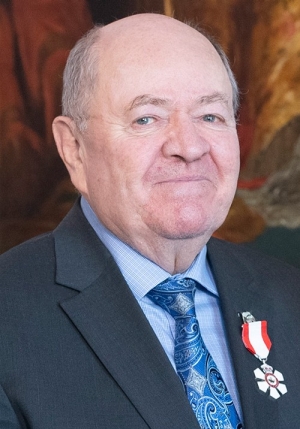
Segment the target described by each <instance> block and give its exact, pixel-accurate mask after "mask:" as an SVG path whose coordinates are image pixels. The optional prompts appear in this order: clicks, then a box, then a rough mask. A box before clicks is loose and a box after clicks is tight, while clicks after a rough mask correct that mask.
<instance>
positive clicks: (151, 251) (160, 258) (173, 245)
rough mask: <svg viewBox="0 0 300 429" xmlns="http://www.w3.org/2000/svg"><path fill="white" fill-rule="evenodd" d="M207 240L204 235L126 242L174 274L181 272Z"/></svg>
mask: <svg viewBox="0 0 300 429" xmlns="http://www.w3.org/2000/svg"><path fill="white" fill-rule="evenodd" d="M207 241H208V240H207V239H204V237H200V238H199V237H197V239H195V238H193V239H184V240H183V239H182V240H166V239H161V240H156V241H155V243H153V242H151V241H147V242H145V241H143V242H139V241H137V242H134V243H128V244H129V245H130V246H131V247H133V248H134V249H135V250H137V251H138V252H139V253H141V254H142V255H143V256H145V257H146V258H148V259H150V260H151V261H153V262H154V263H155V264H157V265H159V266H160V267H161V268H163V269H164V270H165V271H167V272H168V273H170V274H172V275H174V274H178V273H183V272H184V271H186V270H187V269H188V268H189V267H190V266H191V264H192V263H193V261H194V259H195V258H196V256H197V255H198V254H199V252H200V251H201V250H202V249H203V247H204V246H205V244H206V242H207Z"/></svg>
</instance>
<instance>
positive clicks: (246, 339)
mask: <svg viewBox="0 0 300 429" xmlns="http://www.w3.org/2000/svg"><path fill="white" fill-rule="evenodd" d="M242 329H243V330H242V339H243V343H244V345H245V347H246V348H247V350H249V352H250V353H252V354H253V355H254V356H256V357H257V358H258V359H260V360H261V361H265V360H266V359H267V358H268V356H269V352H270V349H271V346H272V342H271V340H270V338H269V335H268V332H267V321H266V320H262V321H257V322H251V323H244V324H243V325H242Z"/></svg>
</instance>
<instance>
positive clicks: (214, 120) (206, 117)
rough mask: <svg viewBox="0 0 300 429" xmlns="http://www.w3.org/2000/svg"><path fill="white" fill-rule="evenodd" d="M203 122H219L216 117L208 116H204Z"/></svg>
mask: <svg viewBox="0 0 300 429" xmlns="http://www.w3.org/2000/svg"><path fill="white" fill-rule="evenodd" d="M203 120H204V121H206V122H216V121H218V120H220V118H219V117H218V116H216V115H212V114H209V115H204V116H203Z"/></svg>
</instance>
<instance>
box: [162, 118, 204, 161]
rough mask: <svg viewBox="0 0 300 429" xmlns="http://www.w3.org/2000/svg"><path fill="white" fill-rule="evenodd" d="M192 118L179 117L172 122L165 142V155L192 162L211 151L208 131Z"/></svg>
mask: <svg viewBox="0 0 300 429" xmlns="http://www.w3.org/2000/svg"><path fill="white" fill-rule="evenodd" d="M200 128H201V127H200V126H199V124H196V123H194V122H193V120H192V119H191V118H183V117H178V118H176V120H173V121H171V122H170V124H169V126H168V132H167V135H166V138H165V141H164V144H163V148H162V150H163V154H164V156H165V157H167V158H168V157H177V158H180V159H182V160H183V161H185V162H187V163H190V162H193V161H196V160H197V159H199V158H201V157H202V156H203V155H205V154H206V153H208V152H209V151H210V144H209V140H208V136H207V133H205V131H204V130H202V131H201V129H200Z"/></svg>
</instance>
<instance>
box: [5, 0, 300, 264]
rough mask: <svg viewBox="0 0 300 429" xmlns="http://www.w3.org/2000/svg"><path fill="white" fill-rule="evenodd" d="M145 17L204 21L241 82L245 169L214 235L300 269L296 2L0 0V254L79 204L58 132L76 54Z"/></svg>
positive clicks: (299, 18)
mask: <svg viewBox="0 0 300 429" xmlns="http://www.w3.org/2000/svg"><path fill="white" fill-rule="evenodd" d="M139 12H158V13H165V14H167V15H173V16H175V17H176V18H178V19H181V20H192V21H196V22H198V23H199V24H200V26H201V27H203V28H204V29H206V30H207V31H208V32H209V33H211V34H213V35H214V36H215V38H216V39H217V40H218V41H219V42H220V43H221V45H222V46H223V47H224V49H225V51H226V53H227V54H228V56H229V59H230V62H231V64H232V66H233V70H234V73H235V75H236V77H237V80H238V83H239V87H240V89H241V110H240V117H239V125H238V132H239V137H240V141H241V165H242V169H241V175H240V181H239V189H238V193H237V196H236V198H235V200H234V203H233V206H232V208H231V211H230V213H229V216H228V218H227V220H226V222H225V224H224V225H223V226H222V227H221V228H220V230H219V231H217V233H216V235H218V236H220V237H222V238H226V239H229V240H230V241H235V242H246V243H252V244H251V245H253V246H257V247H261V248H262V249H263V251H267V252H269V253H273V254H275V256H279V257H282V259H285V258H286V259H287V260H288V262H290V263H293V264H294V265H298V266H299V267H300V242H299V235H300V233H299V228H300V195H299V194H300V190H299V189H300V181H299V179H300V163H299V157H300V140H299V136H300V3H299V1H298V0H264V1H263V2H261V0H186V1H182V0H127V1H120V0H119V1H116V0H111V1H110V2H107V1H105V0H89V1H87V0H69V1H68V2H65V1H64V0H44V1H43V2H37V1H34V0H23V1H22V2H21V1H18V0H0V47H1V52H2V55H1V59H0V62H1V63H2V64H1V70H2V85H1V87H0V139H1V145H0V252H3V251H5V250H7V249H8V248H10V247H12V246H13V245H15V244H17V243H19V242H22V241H24V240H25V239H27V238H30V237H31V236H34V235H37V234H39V233H40V232H45V231H48V230H50V229H52V228H53V227H55V225H56V224H57V223H58V222H59V221H60V219H61V218H62V217H63V215H64V214H65V213H66V212H67V210H68V209H69V207H70V206H71V205H72V203H73V201H74V199H75V198H76V192H75V190H74V189H73V187H72V185H71V184H70V182H69V180H68V177H67V173H66V171H65V168H64V167H63V165H62V163H61V161H60V159H59V157H58V155H57V152H56V149H55V145H54V141H53V137H52V133H51V122H52V119H53V117H54V116H55V115H57V114H59V113H60V97H61V84H62V80H61V76H62V70H63V67H64V64H65V61H66V58H67V55H68V52H69V49H70V48H71V47H72V46H73V45H74V43H75V42H76V40H77V39H78V38H80V36H81V35H82V34H83V33H84V32H85V31H86V30H88V29H89V28H91V26H92V24H93V22H100V23H108V22H111V21H113V20H114V19H117V18H121V17H122V16H126V15H127V14H129V13H139ZM287 247H288V248H289V250H290V255H288V253H289V252H286V248H287ZM274 250H276V251H275V252H274Z"/></svg>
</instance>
